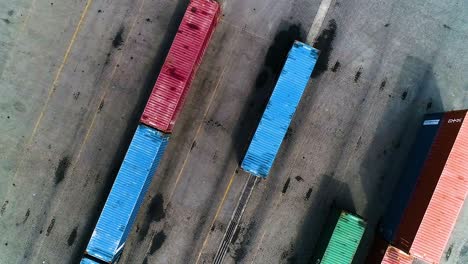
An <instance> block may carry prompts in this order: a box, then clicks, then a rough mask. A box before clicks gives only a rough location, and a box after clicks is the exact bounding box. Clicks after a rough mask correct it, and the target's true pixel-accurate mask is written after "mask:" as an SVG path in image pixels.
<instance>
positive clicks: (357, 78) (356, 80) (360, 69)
mask: <svg viewBox="0 0 468 264" xmlns="http://www.w3.org/2000/svg"><path fill="white" fill-rule="evenodd" d="M361 75H362V67H359V69H358V71H357V72H356V74H355V75H354V82H355V83H357V82H358V81H359V79H360V78H361Z"/></svg>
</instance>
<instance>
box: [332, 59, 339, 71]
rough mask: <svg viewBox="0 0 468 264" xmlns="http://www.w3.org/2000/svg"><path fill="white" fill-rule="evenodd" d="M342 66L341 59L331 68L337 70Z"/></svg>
mask: <svg viewBox="0 0 468 264" xmlns="http://www.w3.org/2000/svg"><path fill="white" fill-rule="evenodd" d="M340 67H341V63H340V62H339V61H336V62H335V65H333V68H332V69H331V71H332V72H337V71H338V70H339V69H340Z"/></svg>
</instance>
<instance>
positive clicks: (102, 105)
mask: <svg viewBox="0 0 468 264" xmlns="http://www.w3.org/2000/svg"><path fill="white" fill-rule="evenodd" d="M103 107H104V99H102V100H101V102H100V103H99V107H98V113H101V110H102V108H103Z"/></svg>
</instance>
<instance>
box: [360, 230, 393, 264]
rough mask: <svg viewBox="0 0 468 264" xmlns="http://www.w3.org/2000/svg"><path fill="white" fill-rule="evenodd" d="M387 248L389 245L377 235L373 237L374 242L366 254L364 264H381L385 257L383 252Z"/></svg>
mask: <svg viewBox="0 0 468 264" xmlns="http://www.w3.org/2000/svg"><path fill="white" fill-rule="evenodd" d="M388 246H389V243H388V242H387V241H386V240H385V239H384V238H383V237H381V236H380V235H379V234H376V235H375V236H374V240H373V242H372V245H371V247H370V249H369V252H368V254H367V258H366V262H365V263H366V264H376V263H381V262H382V260H383V258H384V256H385V252H386V251H387V248H388Z"/></svg>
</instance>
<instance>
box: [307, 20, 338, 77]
mask: <svg viewBox="0 0 468 264" xmlns="http://www.w3.org/2000/svg"><path fill="white" fill-rule="evenodd" d="M336 29H337V26H336V21H335V20H334V19H332V20H330V21H329V22H328V27H327V28H326V29H324V30H323V31H322V33H320V35H319V37H318V38H317V40H316V41H315V43H314V45H313V47H314V48H316V49H318V50H319V51H320V54H319V57H318V59H317V63H316V64H315V68H314V71H313V72H312V76H311V77H312V78H315V77H318V76H320V75H321V74H322V73H324V72H325V71H327V70H328V61H329V60H330V54H331V52H332V51H333V46H332V45H333V40H334V39H335V37H336Z"/></svg>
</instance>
